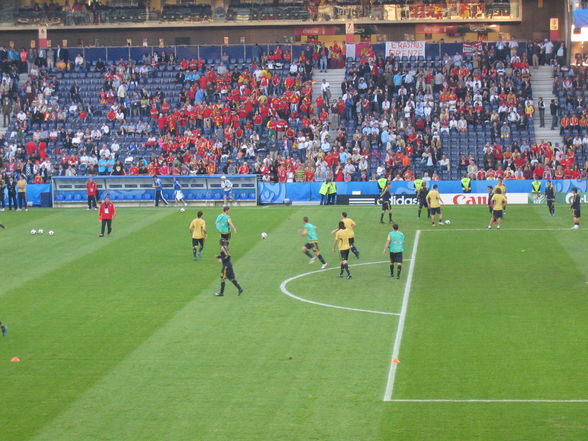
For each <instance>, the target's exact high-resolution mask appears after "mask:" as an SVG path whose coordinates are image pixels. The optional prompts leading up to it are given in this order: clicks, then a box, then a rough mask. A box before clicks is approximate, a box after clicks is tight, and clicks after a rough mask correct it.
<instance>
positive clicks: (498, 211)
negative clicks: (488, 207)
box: [492, 210, 502, 220]
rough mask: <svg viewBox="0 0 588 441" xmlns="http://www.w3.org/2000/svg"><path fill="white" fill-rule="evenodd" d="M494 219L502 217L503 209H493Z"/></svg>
mask: <svg viewBox="0 0 588 441" xmlns="http://www.w3.org/2000/svg"><path fill="white" fill-rule="evenodd" d="M492 219H494V220H498V219H502V210H492Z"/></svg>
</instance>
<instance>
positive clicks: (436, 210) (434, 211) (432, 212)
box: [429, 207, 441, 216]
mask: <svg viewBox="0 0 588 441" xmlns="http://www.w3.org/2000/svg"><path fill="white" fill-rule="evenodd" d="M429 211H430V212H431V216H434V215H436V214H441V207H437V208H429Z"/></svg>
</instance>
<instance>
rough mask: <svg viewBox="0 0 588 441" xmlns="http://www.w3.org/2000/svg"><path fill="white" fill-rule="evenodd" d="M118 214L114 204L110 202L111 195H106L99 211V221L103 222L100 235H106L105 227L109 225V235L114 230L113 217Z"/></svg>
mask: <svg viewBox="0 0 588 441" xmlns="http://www.w3.org/2000/svg"><path fill="white" fill-rule="evenodd" d="M115 214H116V209H115V208H114V204H113V203H112V202H110V197H109V196H108V195H106V196H105V197H104V202H102V204H100V211H99V212H98V221H99V222H101V223H102V229H101V230H100V236H99V237H104V229H105V228H106V226H108V235H109V236H110V233H111V232H112V219H113V218H114V216H115Z"/></svg>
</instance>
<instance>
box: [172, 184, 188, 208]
mask: <svg viewBox="0 0 588 441" xmlns="http://www.w3.org/2000/svg"><path fill="white" fill-rule="evenodd" d="M174 197H175V199H176V207H177V206H178V204H180V203H183V204H184V207H187V206H188V203H187V202H186V201H185V200H184V192H183V191H182V184H180V181H179V180H178V178H174Z"/></svg>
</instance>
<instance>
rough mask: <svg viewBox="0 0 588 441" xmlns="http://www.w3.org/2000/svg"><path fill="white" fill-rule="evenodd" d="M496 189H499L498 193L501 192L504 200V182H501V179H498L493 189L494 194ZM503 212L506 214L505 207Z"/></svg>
mask: <svg viewBox="0 0 588 441" xmlns="http://www.w3.org/2000/svg"><path fill="white" fill-rule="evenodd" d="M496 189H500V191H501V192H502V196H504V197H505V198H506V185H504V181H503V180H502V178H498V183H497V184H496V186H495V187H494V193H496ZM492 196H494V195H492ZM503 211H505V212H506V207H504V210H503Z"/></svg>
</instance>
